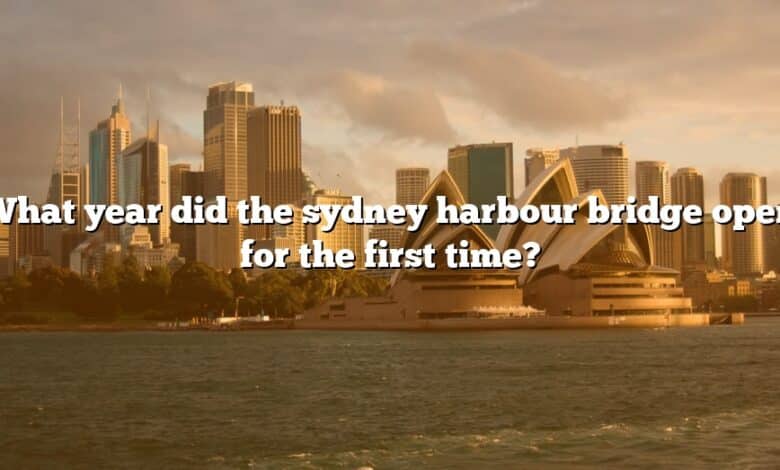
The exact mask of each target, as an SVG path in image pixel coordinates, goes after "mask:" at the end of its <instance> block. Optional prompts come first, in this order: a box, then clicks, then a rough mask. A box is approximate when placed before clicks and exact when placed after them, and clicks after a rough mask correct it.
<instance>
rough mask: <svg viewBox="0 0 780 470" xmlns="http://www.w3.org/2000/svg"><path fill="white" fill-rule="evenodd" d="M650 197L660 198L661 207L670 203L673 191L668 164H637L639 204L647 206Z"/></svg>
mask: <svg viewBox="0 0 780 470" xmlns="http://www.w3.org/2000/svg"><path fill="white" fill-rule="evenodd" d="M649 196H658V198H659V203H660V204H661V205H664V204H669V203H670V201H671V199H672V189H671V183H670V180H669V164H667V163H666V162H661V161H639V162H636V200H637V203H638V204H646V203H647V202H648V201H649Z"/></svg>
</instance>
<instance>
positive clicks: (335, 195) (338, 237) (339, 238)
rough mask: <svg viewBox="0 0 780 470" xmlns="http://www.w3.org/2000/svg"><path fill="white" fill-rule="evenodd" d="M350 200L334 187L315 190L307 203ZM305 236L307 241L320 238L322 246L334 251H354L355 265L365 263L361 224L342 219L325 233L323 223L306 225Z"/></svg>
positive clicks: (344, 203) (324, 203)
mask: <svg viewBox="0 0 780 470" xmlns="http://www.w3.org/2000/svg"><path fill="white" fill-rule="evenodd" d="M351 202H352V196H344V195H342V194H341V191H339V190H336V189H319V190H317V191H315V193H314V195H313V196H312V198H311V201H310V202H309V204H311V205H347V204H350V203H351ZM306 227H307V234H306V238H307V240H308V242H309V243H311V242H312V241H313V240H321V241H322V244H323V248H325V249H327V250H333V251H334V252H336V251H338V250H342V249H349V250H352V252H353V253H355V267H357V268H361V267H363V265H364V264H365V252H364V249H365V244H364V243H365V242H364V240H363V238H364V237H363V228H364V227H363V226H362V225H357V224H347V223H345V222H344V221H343V220H339V221H338V222H337V223H336V226H335V228H334V229H333V230H332V231H330V232H327V233H325V232H324V231H323V228H324V224H322V223H320V224H309V225H306Z"/></svg>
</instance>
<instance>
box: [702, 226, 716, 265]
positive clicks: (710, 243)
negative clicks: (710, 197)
mask: <svg viewBox="0 0 780 470" xmlns="http://www.w3.org/2000/svg"><path fill="white" fill-rule="evenodd" d="M702 228H703V230H704V263H705V265H706V267H707V270H709V271H712V270H715V269H718V256H717V254H716V253H715V222H714V221H713V220H712V214H711V213H706V214H704V221H703V223H702Z"/></svg>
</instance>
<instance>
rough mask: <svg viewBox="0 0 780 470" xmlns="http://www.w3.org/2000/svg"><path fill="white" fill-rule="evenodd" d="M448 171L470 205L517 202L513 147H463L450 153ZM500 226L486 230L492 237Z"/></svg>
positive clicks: (503, 145) (488, 145) (478, 145)
mask: <svg viewBox="0 0 780 470" xmlns="http://www.w3.org/2000/svg"><path fill="white" fill-rule="evenodd" d="M447 169H448V170H449V173H450V174H451V175H452V178H453V179H454V180H455V183H456V184H457V185H458V188H459V189H460V191H461V193H463V197H464V198H465V199H466V202H467V203H471V204H478V205H479V204H495V203H496V198H497V197H498V196H506V197H507V199H508V200H509V201H512V200H514V197H515V193H514V168H513V156H512V143H511V142H507V143H491V144H472V145H459V146H457V147H453V148H451V149H449V151H448V153H447ZM499 228H500V227H499V226H498V225H497V224H492V225H487V226H482V229H483V230H484V231H485V233H487V234H488V235H489V236H490V237H492V238H495V237H496V235H498V230H499Z"/></svg>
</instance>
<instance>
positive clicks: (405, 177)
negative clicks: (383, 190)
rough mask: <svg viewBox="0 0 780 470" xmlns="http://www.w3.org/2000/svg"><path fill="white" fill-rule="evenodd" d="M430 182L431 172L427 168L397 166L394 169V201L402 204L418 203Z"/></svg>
mask: <svg viewBox="0 0 780 470" xmlns="http://www.w3.org/2000/svg"><path fill="white" fill-rule="evenodd" d="M430 182H431V173H430V171H429V170H428V169H427V168H398V169H397V170H395V203H396V204H400V205H402V206H406V205H409V204H419V203H420V201H421V200H422V197H423V195H425V191H426V190H427V189H428V185H429V184H430Z"/></svg>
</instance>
